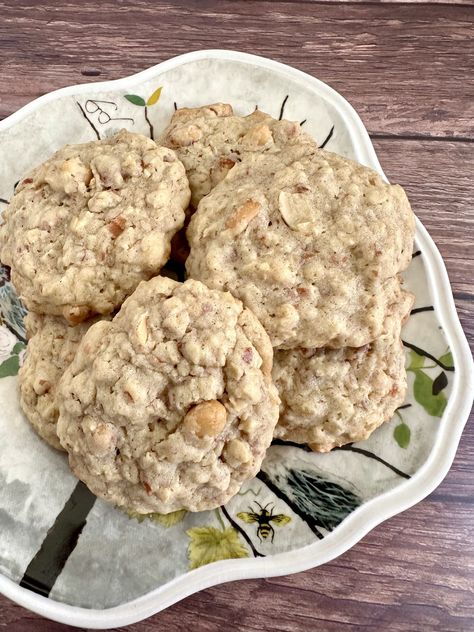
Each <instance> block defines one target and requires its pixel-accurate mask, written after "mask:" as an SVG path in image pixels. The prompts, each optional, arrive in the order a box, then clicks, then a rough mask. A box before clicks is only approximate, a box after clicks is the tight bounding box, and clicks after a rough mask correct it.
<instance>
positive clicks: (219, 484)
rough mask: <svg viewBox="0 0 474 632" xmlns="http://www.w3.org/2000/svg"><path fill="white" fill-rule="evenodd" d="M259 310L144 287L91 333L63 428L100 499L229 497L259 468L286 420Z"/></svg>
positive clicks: (143, 509)
mask: <svg viewBox="0 0 474 632" xmlns="http://www.w3.org/2000/svg"><path fill="white" fill-rule="evenodd" d="M272 356H273V353H272V348H271V344H270V341H269V339H268V336H267V335H266V333H265V331H264V329H263V327H262V326H261V325H260V323H259V322H258V321H257V319H256V318H255V316H254V315H253V314H252V313H251V312H250V311H249V310H248V309H246V308H244V306H243V305H242V303H241V302H240V301H238V300H236V299H234V298H233V297H232V296H231V295H230V294H229V293H223V292H219V291H216V290H210V289H208V288H207V287H206V286H205V285H203V284H202V283H200V282H198V281H194V280H188V281H186V282H185V283H177V282H176V281H172V280H171V279H167V278H164V277H156V278H154V279H151V280H150V281H148V282H143V283H141V284H140V285H139V287H138V288H137V290H136V291H135V292H134V294H133V295H132V296H130V297H129V298H128V299H127V300H126V301H125V303H124V305H123V306H122V309H121V310H120V312H119V313H118V314H117V315H116V316H115V318H114V319H113V321H111V322H100V323H97V324H96V325H94V326H93V327H91V328H90V329H89V331H88V332H87V334H86V335H85V336H84V338H83V340H82V342H81V344H80V346H79V349H78V351H77V353H76V356H75V359H74V361H73V362H72V364H71V366H70V367H69V369H68V370H67V371H66V373H65V375H64V377H63V378H62V380H61V384H60V388H59V404H60V418H59V422H58V435H59V437H60V440H61V444H62V445H63V446H64V448H65V449H66V450H67V451H68V453H69V461H70V465H71V468H72V470H73V471H74V472H75V474H76V475H77V476H78V477H79V478H80V479H81V480H83V481H84V482H85V483H86V484H87V485H88V487H89V488H90V489H91V490H92V491H93V492H94V493H95V494H97V495H98V496H101V497H102V498H104V499H106V500H109V501H111V502H113V503H114V504H116V505H118V506H121V507H125V508H127V509H132V510H134V511H137V512H139V513H149V512H160V513H167V512H170V511H175V510H178V509H188V510H190V511H201V510H204V509H211V508H214V507H217V506H219V505H221V504H223V503H225V502H226V501H227V500H229V498H231V497H232V496H233V495H234V494H236V493H237V492H238V490H239V489H240V487H241V485H242V484H243V483H244V482H245V481H246V480H248V479H250V478H252V477H253V476H254V475H255V474H256V473H257V472H258V470H259V468H260V465H261V462H262V460H263V458H264V456H265V451H266V449H267V447H268V446H269V444H270V442H271V439H272V435H273V430H274V427H275V425H276V423H277V420H278V405H279V399H278V395H277V392H276V388H275V386H274V385H273V383H272V380H271V368H272Z"/></svg>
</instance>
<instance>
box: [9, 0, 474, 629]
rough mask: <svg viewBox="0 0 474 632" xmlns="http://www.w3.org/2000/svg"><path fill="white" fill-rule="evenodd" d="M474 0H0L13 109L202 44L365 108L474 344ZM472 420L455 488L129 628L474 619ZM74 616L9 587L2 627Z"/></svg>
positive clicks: (454, 623)
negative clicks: (315, 555)
mask: <svg viewBox="0 0 474 632" xmlns="http://www.w3.org/2000/svg"><path fill="white" fill-rule="evenodd" d="M448 4H449V5H451V6H447V5H448ZM468 4H472V2H470V1H465V0H461V1H459V0H458V1H456V2H454V3H448V2H445V3H436V5H435V3H432V6H429V5H428V6H427V5H426V3H418V2H416V0H415V2H413V3H409V2H401V3H397V4H393V3H390V4H385V3H383V4H381V3H376V2H374V3H373V2H360V3H359V2H356V3H354V2H349V3H343V4H336V3H334V2H328V3H326V2H322V1H321V0H315V1H313V0H305V1H304V2H299V1H297V0H295V1H293V2H262V1H259V0H252V2H245V1H244V0H235V1H233V2H228V1H224V2H217V1H209V0H204V1H201V2H198V1H185V0H182V1H179V2H178V1H169V2H152V0H137V1H136V2H133V3H131V2H117V3H112V2H111V1H104V2H91V1H90V0H85V1H84V2H82V3H79V2H77V3H72V2H62V3H61V6H59V5H58V4H57V3H53V2H52V1H51V2H49V3H47V2H33V0H31V1H30V2H25V1H21V2H13V1H11V2H3V3H2V2H0V9H1V16H2V20H1V22H0V79H1V81H0V117H4V116H7V115H8V114H10V113H11V112H13V111H14V110H16V109H17V108H18V107H20V106H21V105H23V104H24V103H26V102H28V101H30V100H31V99H33V98H35V97H36V96H38V95H40V94H43V93H46V92H48V91H50V90H52V89H54V88H58V87H61V86H64V85H69V84H71V83H80V82H85V81H93V80H103V79H113V78H118V77H122V76H124V75H127V74H130V73H132V72H136V71H139V70H142V69H144V68H146V67H148V66H150V65H152V64H155V63H158V62H159V61H162V60H164V59H166V58H168V57H170V56H172V55H175V54H179V53H183V52H187V51H189V50H196V49H199V48H211V47H212V48H216V47H223V48H237V49H240V50H244V51H247V52H254V53H258V54H262V55H267V56H269V57H272V58H274V59H277V60H279V61H284V62H286V63H289V64H292V65H294V66H296V67H298V68H301V69H302V70H305V71H306V72H309V73H310V74H313V75H315V76H317V77H319V78H321V79H323V80H324V81H327V82H328V83H330V84H331V85H333V86H334V87H335V88H336V89H338V90H339V91H341V92H342V93H343V94H344V95H345V96H346V97H347V98H348V99H349V100H350V101H351V102H352V103H353V104H354V106H355V107H356V108H357V109H358V111H359V112H360V114H361V115H362V118H363V120H364V122H365V123H366V125H367V127H368V128H369V131H370V132H371V133H372V136H373V140H374V145H375V147H376V150H377V153H378V155H379V158H380V161H381V164H382V166H383V168H384V170H385V172H386V174H387V176H388V177H389V178H390V179H391V180H392V181H394V182H399V183H400V184H402V185H403V186H404V187H405V188H406V189H407V192H408V194H409V197H410V200H411V202H412V205H413V208H414V210H415V212H416V213H417V214H418V216H419V217H420V218H421V219H422V221H423V222H424V224H425V225H426V227H427V228H428V229H429V231H430V233H431V234H432V236H433V237H434V239H435V241H436V242H437V244H438V247H439V248H440V251H441V253H442V255H443V257H444V259H445V261H446V265H447V268H448V272H449V276H450V279H451V282H452V286H453V292H454V296H455V300H456V305H457V308H458V312H459V315H460V318H461V321H462V323H463V326H464V329H465V331H466V333H467V335H468V338H469V340H470V343H471V348H472V347H473V346H474V345H473V343H474V282H473V280H474V252H473V248H472V244H473V241H474V205H473V203H472V200H473V199H474V184H473V182H472V173H474V144H473V143H472V141H473V140H474V129H473V128H474V124H473V120H474V116H473V110H472V108H473V103H474V86H473V85H472V82H470V83H469V81H468V80H467V78H468V77H469V76H471V77H472V75H473V72H474V47H473V42H472V34H471V32H472V22H473V11H472V8H470V7H468V6H461V5H468ZM449 139H451V140H449ZM453 139H454V140H453ZM472 421H473V417H472V415H471V420H470V423H468V425H467V427H466V430H465V432H464V434H463V437H462V440H461V444H460V447H459V450H458V453H457V455H456V459H455V461H454V464H453V467H452V468H451V470H450V472H449V474H448V476H447V478H446V480H445V481H444V482H443V483H442V484H441V486H440V487H439V488H438V489H437V490H436V491H435V492H434V493H433V494H431V496H430V497H429V498H428V499H426V500H424V501H423V502H422V503H420V504H419V505H417V506H416V507H413V508H412V509H410V510H409V511H407V512H405V513H404V514H401V515H398V516H396V517H394V518H392V519H391V520H389V521H387V522H385V523H384V524H382V525H380V526H379V527H378V528H376V529H375V530H374V531H373V532H372V533H370V534H369V535H367V536H366V537H365V538H364V540H363V541H362V542H360V543H359V544H358V545H357V546H355V547H354V548H353V549H351V550H350V551H348V552H347V553H346V554H345V555H343V556H341V557H340V558H338V559H337V560H334V561H333V562H331V563H329V564H326V565H325V566H323V567H320V568H317V569H313V570H311V571H307V572H305V573H299V574H297V575H293V576H289V577H280V578H273V579H267V580H255V581H246V582H235V583H231V584H227V585H223V586H218V587H215V588H211V589H209V590H206V591H203V592H201V593H199V594H197V595H193V596H191V597H189V598H188V599H186V600H185V601H183V602H181V603H179V604H176V605H175V606H173V607H171V608H169V609H168V610H166V611H164V612H162V613H160V614H158V615H156V616H155V617H152V618H150V619H149V620H147V621H144V622H142V623H140V624H137V625H135V626H128V627H126V628H122V631H123V632H125V631H127V632H158V631H161V630H166V632H174V631H181V630H183V631H184V630H189V629H192V630H193V632H211V631H212V632H214V631H220V630H227V631H229V630H239V631H242V632H257V631H258V632H260V631H262V630H265V631H267V630H269V631H270V630H275V631H282V632H283V631H285V632H290V631H291V632H299V631H301V632H303V631H305V632H306V631H312V630H322V631H323V632H332V631H337V632H339V631H340V630H349V629H358V630H369V629H374V630H390V631H392V630H393V631H394V632H418V631H419V630H429V631H430V632H431V631H439V632H451V631H453V632H454V631H456V632H458V631H466V632H468V631H471V630H473V629H474V595H473V586H474V544H473V543H474V503H473V499H472V490H473V488H474V467H473V464H474V461H473V455H474V425H473V423H472ZM0 537H1V534H0ZM73 629H74V628H69V627H66V626H62V625H60V624H55V623H53V622H49V621H46V620H45V619H42V618H41V617H38V616H36V615H33V614H31V613H29V612H27V611H26V610H24V609H23V608H21V607H20V606H17V605H15V604H13V603H12V602H10V601H8V600H7V599H5V598H3V597H0V631H1V630H5V631H7V630H8V632H10V631H13V632H30V631H32V632H60V631H61V632H62V631H65V630H73Z"/></svg>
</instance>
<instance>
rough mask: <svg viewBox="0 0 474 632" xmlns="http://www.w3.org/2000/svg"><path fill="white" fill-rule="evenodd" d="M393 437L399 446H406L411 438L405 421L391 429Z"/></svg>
mask: <svg viewBox="0 0 474 632" xmlns="http://www.w3.org/2000/svg"><path fill="white" fill-rule="evenodd" d="M393 438H394V439H395V441H396V442H397V443H398V445H399V446H400V447H401V448H403V449H405V448H407V447H408V444H409V443H410V438H411V430H410V428H409V427H408V426H407V425H406V423H405V422H402V423H401V424H398V426H397V427H396V428H395V430H394V431H393Z"/></svg>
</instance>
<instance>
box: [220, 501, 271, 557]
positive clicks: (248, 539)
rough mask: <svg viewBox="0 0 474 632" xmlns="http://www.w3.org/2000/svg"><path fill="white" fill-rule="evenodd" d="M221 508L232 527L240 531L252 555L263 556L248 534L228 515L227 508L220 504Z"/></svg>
mask: <svg viewBox="0 0 474 632" xmlns="http://www.w3.org/2000/svg"><path fill="white" fill-rule="evenodd" d="M221 509H222V513H223V514H224V516H225V517H226V518H227V520H228V521H229V522H230V524H231V525H232V526H233V527H234V529H237V531H238V532H239V533H240V535H241V536H242V537H243V538H244V540H245V541H246V542H247V544H248V545H249V547H250V548H251V549H252V553H253V556H254V557H265V555H264V554H263V553H260V552H259V551H257V549H256V548H255V547H254V545H253V544H252V540H251V539H250V538H249V536H248V535H247V534H246V532H245V531H244V530H243V529H242V528H241V527H240V526H239V525H238V524H237V523H236V522H235V520H234V519H233V518H231V517H230V515H229V512H228V511H227V509H226V508H225V507H224V506H222V507H221Z"/></svg>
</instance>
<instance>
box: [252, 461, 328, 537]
mask: <svg viewBox="0 0 474 632" xmlns="http://www.w3.org/2000/svg"><path fill="white" fill-rule="evenodd" d="M257 478H258V479H259V480H261V481H262V483H265V485H266V486H267V487H268V489H269V490H270V491H272V492H273V493H274V494H275V496H278V498H279V499H280V500H282V501H283V502H284V503H286V504H287V505H288V507H290V509H292V510H293V511H294V513H295V514H297V515H298V516H299V517H300V518H301V519H302V520H304V522H306V524H307V525H308V527H309V528H310V529H311V531H312V532H313V533H314V535H315V536H316V537H317V538H319V540H322V539H323V538H324V536H323V534H322V533H321V531H320V530H319V529H318V528H317V526H316V524H315V520H314V518H313V516H311V515H310V514H307V513H306V512H305V511H304V510H302V509H300V507H298V505H297V504H296V503H294V502H293V501H292V500H291V498H288V496H287V495H286V494H285V493H284V492H283V491H282V490H281V489H280V488H279V487H277V486H276V485H275V483H274V482H273V481H272V480H271V478H270V477H269V476H268V474H266V473H265V472H264V471H263V470H260V472H259V473H258V474H257Z"/></svg>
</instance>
